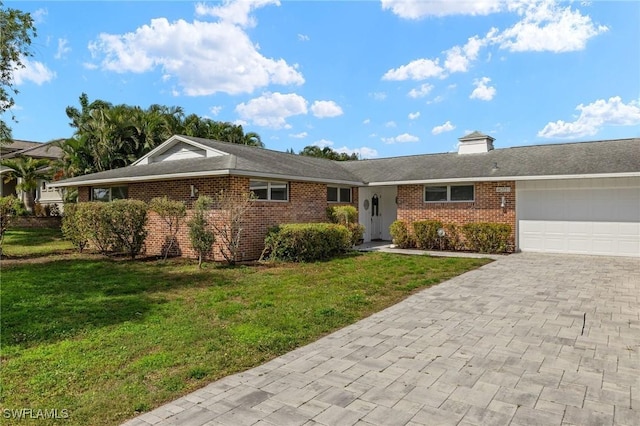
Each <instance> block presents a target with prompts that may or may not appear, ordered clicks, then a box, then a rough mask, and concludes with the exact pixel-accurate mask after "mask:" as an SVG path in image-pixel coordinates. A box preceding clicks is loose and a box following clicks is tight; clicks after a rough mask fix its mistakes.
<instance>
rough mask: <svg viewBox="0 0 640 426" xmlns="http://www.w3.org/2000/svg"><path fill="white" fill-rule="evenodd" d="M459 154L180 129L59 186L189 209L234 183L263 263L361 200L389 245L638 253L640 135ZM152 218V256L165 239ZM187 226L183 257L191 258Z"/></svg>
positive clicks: (471, 143)
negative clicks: (478, 225)
mask: <svg viewBox="0 0 640 426" xmlns="http://www.w3.org/2000/svg"><path fill="white" fill-rule="evenodd" d="M459 141H460V143H459V149H458V152H457V153H445V154H426V155H414V156H405V157H395V158H383V159H374V160H360V161H349V162H336V161H330V160H324V159H319V158H312V157H304V156H299V155H294V154H287V153H283V152H276V151H270V150H266V149H261V148H253V147H247V146H243V145H235V144H228V143H223V142H217V141H211V140H207V139H199V138H193V137H186V136H173V137H171V138H170V139H168V140H167V141H166V142H164V143H163V144H162V145H160V146H158V147H157V148H156V149H154V150H153V151H151V152H150V153H149V154H147V155H146V156H144V157H143V158H141V159H140V160H138V161H137V162H136V163H134V164H132V165H131V166H129V167H125V168H121V169H115V170H109V171H105V172H101V173H94V174H91V175H86V176H80V177H76V178H71V179H66V180H63V181H59V182H55V184H53V186H55V187H78V191H79V192H78V194H79V200H80V201H88V200H103V201H108V200H113V199H116V198H134V199H141V200H144V201H149V200H150V199H151V198H153V197H156V196H162V195H167V196H169V197H170V198H172V199H176V200H182V201H184V202H185V203H187V206H188V207H189V208H191V207H192V206H193V202H194V200H195V199H196V198H197V196H198V195H201V194H207V195H212V194H214V193H215V192H217V191H219V190H221V189H225V190H228V191H234V192H246V191H253V192H254V193H255V194H256V195H257V196H258V198H259V200H257V201H256V202H255V203H254V206H253V209H252V210H251V211H250V213H249V215H248V219H247V223H246V226H245V230H244V234H243V235H244V239H243V246H242V248H241V252H242V256H243V258H244V259H255V258H257V257H258V256H259V255H260V253H261V250H262V248H263V241H264V236H265V234H266V232H267V229H268V228H269V227H271V226H273V225H277V224H279V223H291V222H319V221H324V220H325V217H326V216H325V210H326V208H327V206H330V205H335V204H351V205H354V206H356V207H357V208H358V211H359V221H360V223H361V224H363V225H364V226H365V228H366V232H365V241H371V240H377V239H380V240H390V239H391V236H390V234H389V225H391V223H392V222H393V221H394V220H396V219H400V220H403V221H406V222H407V223H409V224H411V223H412V222H414V221H417V220H423V219H436V220H441V221H443V222H445V223H456V224H464V223H469V222H494V223H506V224H509V225H510V226H511V227H512V229H513V234H512V238H511V243H512V247H513V248H514V249H515V250H523V251H540V252H562V253H582V254H601V255H619V256H640V138H631V139H620V140H609V141H597V142H582V143H566V144H551V145H536V146H523V147H514V148H504V149H494V147H493V142H494V139H493V138H492V137H490V136H487V135H484V134H481V133H479V132H474V133H472V134H470V135H467V136H465V137H463V138H460V139H459ZM159 226H161V223H160V221H159V220H158V218H156V217H154V216H152V218H151V221H150V224H149V227H150V234H149V238H148V241H147V251H148V253H151V254H153V253H159V252H160V250H161V246H162V244H163V243H164V241H162V240H161V235H162V232H160V231H159V229H158V227H159ZM186 234H187V233H186V228H185V229H184V230H183V231H182V232H181V235H180V237H179V246H180V248H181V253H182V254H183V255H189V256H191V255H193V253H192V252H191V250H190V248H189V243H188V240H187V236H186Z"/></svg>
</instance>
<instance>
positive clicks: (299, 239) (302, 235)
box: [263, 223, 351, 262]
mask: <svg viewBox="0 0 640 426" xmlns="http://www.w3.org/2000/svg"><path fill="white" fill-rule="evenodd" d="M350 247H351V233H350V231H349V230H348V229H347V228H346V227H345V226H343V225H339V224H333V223H292V224H284V225H280V226H276V227H274V228H271V229H270V230H269V232H268V233H267V236H266V238H265V250H264V253H263V256H264V255H265V254H266V256H267V257H268V258H269V259H271V260H281V261H290V262H314V261H317V260H325V259H330V258H332V257H335V256H337V255H339V254H342V253H345V252H346V251H348V250H349V249H350Z"/></svg>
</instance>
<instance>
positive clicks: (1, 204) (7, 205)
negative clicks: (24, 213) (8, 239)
mask: <svg viewBox="0 0 640 426" xmlns="http://www.w3.org/2000/svg"><path fill="white" fill-rule="evenodd" d="M21 210H22V203H21V202H20V200H18V199H17V198H16V197H14V196H13V195H9V196H7V197H0V256H2V243H3V242H4V234H5V232H7V229H9V226H10V225H11V222H12V221H13V219H14V218H15V217H16V216H18V215H19V214H20V211H21Z"/></svg>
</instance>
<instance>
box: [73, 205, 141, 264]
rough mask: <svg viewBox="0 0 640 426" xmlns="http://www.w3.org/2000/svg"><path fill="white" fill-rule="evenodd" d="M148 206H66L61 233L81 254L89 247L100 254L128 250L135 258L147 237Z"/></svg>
mask: <svg viewBox="0 0 640 426" xmlns="http://www.w3.org/2000/svg"><path fill="white" fill-rule="evenodd" d="M146 224H147V204H146V203H145V202H144V201H138V200H116V201H113V202H110V203H103V202H97V201H91V202H86V203H77V204H67V205H66V206H65V209H64V217H63V219H62V233H63V234H64V236H65V237H66V238H67V239H69V240H70V241H71V242H72V243H73V245H75V246H76V247H77V248H78V251H80V252H82V251H83V250H84V249H85V248H86V247H87V246H88V245H91V246H93V247H95V248H96V249H97V250H98V251H99V252H100V253H102V254H108V253H110V252H118V251H125V252H126V253H127V254H129V255H130V256H131V258H132V259H134V258H135V257H136V256H137V255H138V254H139V253H140V251H141V250H142V248H143V247H144V240H145V239H146V237H147V230H146Z"/></svg>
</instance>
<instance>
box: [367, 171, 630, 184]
mask: <svg viewBox="0 0 640 426" xmlns="http://www.w3.org/2000/svg"><path fill="white" fill-rule="evenodd" d="M622 177H640V172H625V173H592V174H579V175H541V176H496V177H494V176H489V177H468V178H446V179H417V180H403V181H388V182H384V181H383V182H369V183H368V184H367V185H365V186H391V185H423V184H427V183H451V182H501V181H505V180H513V181H525V180H556V179H595V178H622Z"/></svg>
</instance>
